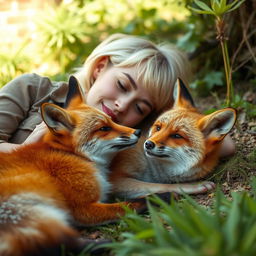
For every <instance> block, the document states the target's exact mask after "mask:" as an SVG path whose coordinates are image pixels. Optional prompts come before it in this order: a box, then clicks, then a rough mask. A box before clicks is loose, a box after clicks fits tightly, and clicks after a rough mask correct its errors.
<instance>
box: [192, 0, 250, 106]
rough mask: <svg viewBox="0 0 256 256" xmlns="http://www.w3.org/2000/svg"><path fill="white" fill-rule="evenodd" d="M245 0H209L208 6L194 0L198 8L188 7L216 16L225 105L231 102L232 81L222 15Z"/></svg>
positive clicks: (200, 12)
mask: <svg viewBox="0 0 256 256" xmlns="http://www.w3.org/2000/svg"><path fill="white" fill-rule="evenodd" d="M244 1H245V0H235V1H233V2H232V3H231V4H227V1H226V0H211V4H210V6H209V5H207V4H205V3H204V2H202V1H199V0H194V2H195V4H196V5H197V6H198V7H199V9H196V8H193V7H189V8H190V9H191V10H193V11H194V12H196V13H199V14H210V15H214V16H215V17H216V29H217V39H218V40H219V42H220V45H221V50H222V56H223V61H224V69H225V75H226V82H227V98H226V102H227V105H228V106H230V104H232V96H233V83H232V72H231V66H230V58H229V52H228V46H227V37H226V32H225V25H226V23H225V22H224V19H223V15H224V14H226V13H228V12H231V11H233V10H235V9H237V8H238V7H239V6H240V5H241V4H242V3H243V2H244Z"/></svg>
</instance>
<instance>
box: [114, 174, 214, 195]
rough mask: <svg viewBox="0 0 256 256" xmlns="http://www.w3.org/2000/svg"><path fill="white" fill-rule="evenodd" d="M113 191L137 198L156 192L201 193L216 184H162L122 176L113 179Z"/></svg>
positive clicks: (204, 182) (205, 182) (207, 182)
mask: <svg viewBox="0 0 256 256" xmlns="http://www.w3.org/2000/svg"><path fill="white" fill-rule="evenodd" d="M112 184H113V193H114V194H115V195H117V196H120V197H122V198H136V197H141V196H146V195H149V194H155V193H165V192H175V193H179V194H181V193H188V194H200V193H206V192H207V191H210V190H213V189H214V188H215V184H214V183H213V182H211V181H203V182H198V183H177V184H161V183H151V182H144V181H140V180H136V179H133V178H124V177H123V178H120V179H115V180H114V181H113V183H112Z"/></svg>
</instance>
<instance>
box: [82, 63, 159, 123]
mask: <svg viewBox="0 0 256 256" xmlns="http://www.w3.org/2000/svg"><path fill="white" fill-rule="evenodd" d="M103 64H104V63H103ZM94 78H95V79H96V80H95V82H94V84H93V85H92V87H91V89H90V90H89V92H88V93H87V95H86V97H87V98H86V102H87V104H88V105H90V106H93V107H95V108H97V109H99V110H102V111H103V112H105V113H106V114H107V115H109V116H110V117H111V118H112V120H113V121H115V122H117V123H119V124H121V125H125V126H129V127H134V126H136V125H137V124H139V123H140V122H141V121H142V120H143V119H144V118H145V117H146V116H147V115H148V114H149V113H150V112H151V111H152V110H153V109H154V106H153V102H152V100H151V98H150V96H149V93H148V92H147V90H146V89H145V88H143V87H142V86H141V84H140V82H139V81H138V80H137V79H136V69H135V68H134V67H133V68H117V67H114V66H110V67H107V65H102V66H100V65H98V67H97V68H96V69H95V72H94Z"/></svg>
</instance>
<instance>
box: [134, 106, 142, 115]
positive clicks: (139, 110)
mask: <svg viewBox="0 0 256 256" xmlns="http://www.w3.org/2000/svg"><path fill="white" fill-rule="evenodd" d="M135 108H136V111H137V113H139V114H140V115H144V111H143V109H142V108H141V107H140V105H139V104H135Z"/></svg>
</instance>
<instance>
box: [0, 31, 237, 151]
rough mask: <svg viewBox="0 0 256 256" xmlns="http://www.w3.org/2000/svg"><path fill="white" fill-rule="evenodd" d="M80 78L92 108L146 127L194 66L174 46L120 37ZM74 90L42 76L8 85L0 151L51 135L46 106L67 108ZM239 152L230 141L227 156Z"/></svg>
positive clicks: (0, 94)
mask: <svg viewBox="0 0 256 256" xmlns="http://www.w3.org/2000/svg"><path fill="white" fill-rule="evenodd" d="M74 75H75V76H76V78H77V79H78V81H79V84H80V86H81V88H82V89H83V91H84V94H85V100H86V103H87V104H88V105H91V106H93V107H96V108H98V109H100V110H102V111H104V112H105V113H106V114H108V115H109V116H111V117H112V119H113V120H114V121H116V122H117V123H119V124H122V125H126V126H130V127H135V126H136V127H144V125H145V123H146V124H148V121H146V120H149V119H150V117H151V116H154V115H157V114H158V113H160V112H162V111H163V110H165V109H167V108H170V107H171V106H172V103H173V102H172V98H171V95H172V89H173V86H174V84H175V82H176V79H177V77H180V78H181V79H182V80H183V81H184V82H185V83H186V82H187V79H188V77H189V63H188V61H187V59H186V57H185V55H184V54H183V53H182V52H180V51H179V50H178V49H176V48H175V47H173V46H172V45H170V44H168V43H162V44H154V43H153V42H151V41H149V40H146V39H143V38H141V37H137V36H131V35H123V34H114V35H112V36H110V37H108V38H107V39H105V40H104V41H103V42H102V43H101V44H99V45H98V46H97V47H96V48H95V49H94V51H93V52H92V53H91V54H90V56H89V57H88V58H87V60H86V62H85V64H84V66H83V67H82V68H81V69H80V70H79V71H78V72H77V73H76V74H74ZM68 90H69V88H68V83H67V82H54V81H50V79H49V78H47V77H41V76H39V75H37V74H25V75H22V76H20V77H17V78H16V79H14V80H13V81H11V82H10V83H8V84H7V85H5V86H4V87H3V88H2V89H1V90H0V143H1V144H0V151H9V150H12V149H14V148H17V147H19V146H20V145H23V144H26V143H31V142H34V141H37V140H38V139H39V138H40V137H41V136H42V134H43V133H44V131H45V126H44V125H43V124H42V120H41V116H40V113H39V112H38V110H39V107H40V105H41V104H42V103H43V102H54V103H56V104H59V105H61V106H62V105H65V101H66V97H67V94H68ZM148 118H149V119H148ZM143 121H144V122H143ZM233 151H234V144H233V142H232V141H231V139H230V138H227V139H226V143H224V146H223V155H229V154H232V153H233Z"/></svg>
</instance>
